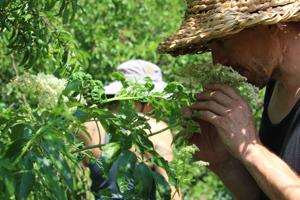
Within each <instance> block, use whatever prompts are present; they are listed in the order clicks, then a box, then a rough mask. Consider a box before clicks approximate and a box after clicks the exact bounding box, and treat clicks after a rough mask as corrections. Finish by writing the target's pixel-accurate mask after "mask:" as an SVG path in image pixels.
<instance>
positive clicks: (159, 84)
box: [105, 60, 167, 95]
mask: <svg viewBox="0 0 300 200" xmlns="http://www.w3.org/2000/svg"><path fill="white" fill-rule="evenodd" d="M117 70H118V71H120V72H122V73H123V74H124V76H125V78H126V79H127V80H135V81H137V82H140V83H144V82H145V81H144V79H145V78H146V77H149V78H150V79H151V80H152V82H153V84H154V89H153V90H152V91H153V92H162V91H163V90H164V88H165V87H166V85H167V84H166V83H165V82H164V81H163V79H162V73H161V70H160V68H159V67H158V66H157V65H155V64H153V63H151V62H148V61H144V60H129V61H126V62H124V63H122V64H121V65H120V66H118V67H117ZM122 87H123V86H122V83H121V82H120V81H114V82H111V83H109V84H108V85H107V86H105V94H106V95H115V94H116V93H118V92H119V91H120V90H121V89H122Z"/></svg>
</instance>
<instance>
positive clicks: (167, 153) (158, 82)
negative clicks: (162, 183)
mask: <svg viewBox="0 0 300 200" xmlns="http://www.w3.org/2000/svg"><path fill="white" fill-rule="evenodd" d="M117 70H118V71H120V72H122V73H123V74H124V76H125V78H126V79H128V80H135V81H140V82H143V81H144V79H145V78H146V77H149V78H150V79H151V80H152V81H153V84H154V89H153V91H154V92H161V91H163V89H164V88H165V86H166V85H167V84H166V83H165V82H164V81H163V79H162V73H161V70H160V68H159V67H158V66H157V65H155V64H153V63H151V62H148V61H144V60H130V61H127V62H124V63H122V64H121V65H120V66H119V67H117ZM122 87H123V86H122V83H121V82H120V81H114V82H111V83H109V84H108V85H107V86H105V94H106V95H107V96H109V97H113V96H114V95H115V94H117V93H118V92H120V90H121V89H122ZM109 108H110V110H111V111H112V112H118V102H112V103H111V105H109ZM135 108H136V112H138V113H140V114H142V115H145V117H146V118H147V119H148V123H149V125H150V126H151V131H152V132H157V131H160V130H162V129H164V128H166V127H168V125H167V124H166V123H165V122H163V121H159V122H158V121H156V120H155V119H154V118H152V117H149V116H147V113H148V112H150V111H151V110H152V107H151V105H149V104H147V103H142V102H136V103H135ZM97 123H98V127H97V124H96V122H95V121H91V122H87V123H85V127H86V130H87V132H88V133H89V135H86V134H81V135H80V137H81V139H82V141H83V142H84V144H85V145H86V146H91V145H97V144H99V141H101V143H102V144H105V143H108V142H109V137H108V135H107V134H106V133H105V132H106V131H105V130H104V128H103V127H102V126H101V124H100V123H99V122H97ZM98 128H99V129H100V134H99V133H98ZM99 135H100V137H101V138H99ZM149 139H150V140H151V141H152V143H153V145H154V148H155V150H156V151H157V152H158V153H159V154H160V156H162V157H163V158H164V159H165V160H167V161H168V162H170V161H171V160H172V159H173V154H172V139H173V136H172V133H171V131H170V130H166V131H164V132H162V133H160V134H158V135H154V136H151V137H149ZM131 151H133V152H135V149H134V148H131ZM92 156H94V157H96V158H99V157H101V150H100V149H99V148H95V149H93V150H92ZM149 158H150V155H148V157H146V159H149ZM147 165H148V166H149V167H150V168H152V170H155V171H156V172H158V173H160V174H161V175H162V176H164V177H165V178H166V179H167V180H168V176H167V173H166V172H165V170H164V169H162V168H160V167H157V166H155V165H153V164H150V163H148V164H147ZM89 167H90V170H91V178H92V181H93V183H92V190H93V191H98V190H99V189H103V188H110V189H111V190H112V191H114V192H116V193H118V189H117V188H118V187H117V185H116V182H115V180H114V179H115V176H116V171H115V167H114V165H113V167H112V169H111V171H110V177H109V180H105V179H104V178H103V177H102V175H101V171H100V168H99V166H98V165H97V164H96V163H95V164H89ZM174 193H176V194H175V195H174ZM173 195H174V198H173V199H175V200H179V199H181V197H180V195H179V194H178V193H177V192H176V190H175V188H173V187H172V196H173ZM114 198H115V199H122V197H121V196H118V195H116V196H115V197H114ZM150 199H151V200H152V199H156V198H155V188H154V187H153V188H152V192H151V196H150Z"/></svg>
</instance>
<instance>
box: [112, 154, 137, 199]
mask: <svg viewBox="0 0 300 200" xmlns="http://www.w3.org/2000/svg"><path fill="white" fill-rule="evenodd" d="M136 161H137V157H136V155H135V154H134V153H132V152H131V151H129V150H125V151H123V152H122V153H121V154H120V156H119V158H118V159H117V161H116V165H117V167H118V168H117V184H118V186H119V189H120V191H121V193H125V192H126V191H127V190H128V189H130V188H128V187H129V182H130V179H131V178H132V174H133V171H134V167H135V163H136Z"/></svg>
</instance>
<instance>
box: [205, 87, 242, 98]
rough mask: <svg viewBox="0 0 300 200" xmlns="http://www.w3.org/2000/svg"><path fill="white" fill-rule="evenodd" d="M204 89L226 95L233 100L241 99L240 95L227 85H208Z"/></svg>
mask: <svg viewBox="0 0 300 200" xmlns="http://www.w3.org/2000/svg"><path fill="white" fill-rule="evenodd" d="M204 88H205V89H207V90H211V91H220V92H223V93H224V94H225V95H227V96H229V97H231V98H232V99H236V100H239V99H240V95H239V94H238V93H237V91H236V90H235V89H233V88H232V87H230V86H228V85H225V84H207V85H205V86H204Z"/></svg>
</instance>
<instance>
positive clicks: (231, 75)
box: [182, 64, 259, 110]
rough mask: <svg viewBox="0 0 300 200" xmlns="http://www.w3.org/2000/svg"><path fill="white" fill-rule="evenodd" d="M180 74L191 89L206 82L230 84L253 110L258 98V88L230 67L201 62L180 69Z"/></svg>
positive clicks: (197, 87)
mask: <svg viewBox="0 0 300 200" xmlns="http://www.w3.org/2000/svg"><path fill="white" fill-rule="evenodd" d="M182 74H183V75H184V78H185V79H186V80H188V81H189V82H188V84H190V85H191V86H192V88H193V89H195V88H196V89H199V87H200V88H202V86H203V85H205V84H208V83H222V84H227V85H230V86H231V87H233V88H236V89H237V90H239V92H240V95H241V96H243V97H244V98H245V99H246V100H247V101H248V103H249V105H250V107H251V108H252V110H255V106H256V105H257V101H258V98H259V97H258V91H259V89H258V88H257V87H256V86H254V85H252V84H250V83H248V82H247V78H246V77H244V76H242V75H240V74H239V73H238V72H237V71H235V70H234V69H232V68H231V67H227V66H223V65H220V64H217V65H212V64H203V65H198V66H189V67H185V68H184V69H183V70H182Z"/></svg>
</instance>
